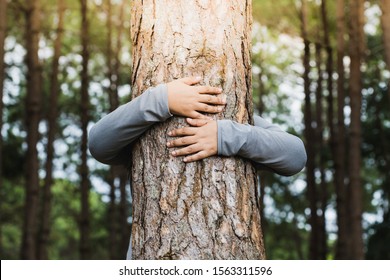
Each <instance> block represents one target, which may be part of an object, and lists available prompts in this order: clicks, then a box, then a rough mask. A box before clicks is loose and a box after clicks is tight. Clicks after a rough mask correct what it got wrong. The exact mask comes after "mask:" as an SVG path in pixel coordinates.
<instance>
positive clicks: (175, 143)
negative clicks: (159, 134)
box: [167, 136, 196, 153]
mask: <svg viewBox="0 0 390 280" xmlns="http://www.w3.org/2000/svg"><path fill="white" fill-rule="evenodd" d="M194 143H196V141H195V139H194V137H192V136H186V137H180V138H178V139H175V140H172V141H169V142H167V147H168V148H174V147H182V146H188V145H192V144H194ZM192 153H193V151H192Z"/></svg>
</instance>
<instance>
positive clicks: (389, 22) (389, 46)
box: [381, 0, 390, 102]
mask: <svg viewBox="0 0 390 280" xmlns="http://www.w3.org/2000/svg"><path fill="white" fill-rule="evenodd" d="M381 10H382V17H381V22H382V30H383V44H384V47H385V58H386V64H387V69H389V71H390V1H389V0H381ZM387 93H388V98H389V102H390V83H388V87H387Z"/></svg>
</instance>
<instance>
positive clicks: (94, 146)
mask: <svg viewBox="0 0 390 280" xmlns="http://www.w3.org/2000/svg"><path fill="white" fill-rule="evenodd" d="M199 81H200V78H194V77H188V78H183V79H179V80H175V81H172V82H170V83H168V84H161V85H159V86H157V87H154V88H149V89H148V90H146V91H145V92H144V93H143V94H141V95H140V96H138V97H137V98H135V99H133V100H132V101H130V102H129V103H127V104H125V105H122V106H120V107H118V108H117V109H116V110H115V111H113V112H111V113H110V114H108V115H106V116H105V117H103V118H102V119H101V120H99V121H98V122H97V123H96V124H95V125H94V126H93V127H92V128H91V130H90V132H89V139H88V141H89V143H88V144H89V150H90V152H91V154H92V156H93V157H94V158H95V159H97V160H98V161H100V162H102V163H105V164H113V165H114V164H126V163H127V162H128V160H129V153H130V151H131V144H132V143H133V142H134V141H135V140H137V139H138V138H139V137H140V136H141V135H142V134H143V133H144V132H145V131H146V130H148V129H149V128H150V127H151V126H152V125H154V124H155V123H157V122H163V121H165V120H167V119H168V118H170V117H171V116H172V115H173V114H174V115H179V116H188V117H193V118H200V119H201V118H207V117H205V116H204V115H203V114H202V113H201V112H207V113H217V112H220V111H221V110H222V109H223V106H215V105H223V104H225V103H226V98H225V97H224V96H221V95H220V93H221V89H219V88H215V87H209V86H193V85H194V84H196V83H198V82H199Z"/></svg>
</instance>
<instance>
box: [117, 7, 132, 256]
mask: <svg viewBox="0 0 390 280" xmlns="http://www.w3.org/2000/svg"><path fill="white" fill-rule="evenodd" d="M125 6H126V1H122V3H121V5H120V6H119V12H118V13H119V19H118V21H117V22H116V27H117V38H116V45H115V54H114V65H113V73H114V75H115V77H116V79H115V82H116V97H117V106H118V104H119V97H118V86H119V85H120V80H119V76H120V68H121V60H120V54H121V51H122V36H123V29H124V25H123V24H124V22H125V19H124V13H125ZM117 174H118V177H119V180H120V183H119V193H120V199H119V209H118V214H119V219H118V221H119V227H118V237H119V256H118V257H119V258H120V259H123V257H124V256H126V252H127V248H128V245H129V235H130V226H129V223H128V221H127V220H128V217H129V215H130V213H129V203H128V193H127V191H126V187H128V177H129V176H128V172H127V170H126V168H124V167H123V166H121V167H118V170H117Z"/></svg>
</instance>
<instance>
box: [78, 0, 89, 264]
mask: <svg viewBox="0 0 390 280" xmlns="http://www.w3.org/2000/svg"><path fill="white" fill-rule="evenodd" d="M80 3H81V28H80V29H81V33H80V36H81V37H80V39H81V46H82V54H81V56H82V70H81V100H80V113H81V130H82V139H81V147H80V148H81V165H80V175H81V184H80V190H81V213H80V256H81V258H82V259H89V258H90V213H89V211H90V210H89V189H90V183H89V178H88V177H89V176H88V173H89V170H88V165H87V152H88V123H89V93H88V88H89V72H88V63H89V21H88V14H87V13H88V1H87V0H80Z"/></svg>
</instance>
